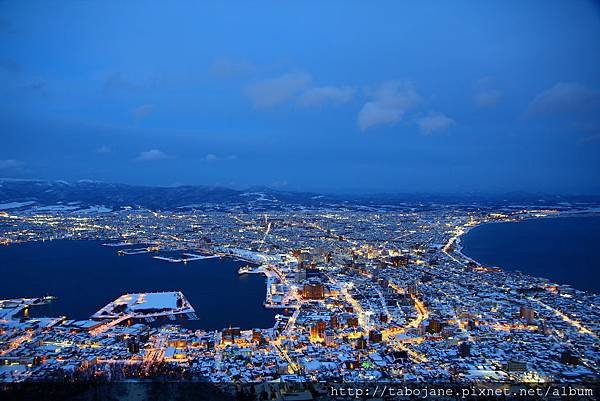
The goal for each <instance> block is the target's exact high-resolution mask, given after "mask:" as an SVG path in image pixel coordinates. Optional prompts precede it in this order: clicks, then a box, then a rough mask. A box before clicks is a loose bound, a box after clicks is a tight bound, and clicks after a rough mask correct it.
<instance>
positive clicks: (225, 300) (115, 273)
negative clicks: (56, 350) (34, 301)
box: [0, 240, 277, 330]
mask: <svg viewBox="0 0 600 401" xmlns="http://www.w3.org/2000/svg"><path fill="white" fill-rule="evenodd" d="M101 244H102V242H100V241H69V240H60V241H47V242H30V243H23V244H16V245H10V246H0V299H4V298H15V297H40V296H44V295H54V296H57V297H58V300H56V301H54V302H53V303H51V304H50V305H48V306H39V307H34V308H31V313H30V314H31V315H32V316H41V315H43V316H61V315H66V316H67V317H68V318H71V319H86V318H89V317H90V316H91V315H92V314H94V313H95V312H96V311H97V310H98V309H100V308H101V307H103V306H104V305H106V304H107V303H108V302H110V301H112V300H114V299H116V298H117V297H119V296H120V295H122V294H124V293H133V292H150V291H181V292H183V294H184V295H185V297H186V298H187V299H188V301H190V303H191V304H192V306H193V307H194V309H195V310H196V314H197V315H198V317H199V318H200V320H199V321H185V322H183V321H178V322H177V323H178V324H182V325H184V326H185V327H189V328H195V329H196V328H202V329H208V330H213V329H222V328H224V327H228V326H229V325H230V324H231V325H232V326H240V327H242V328H244V329H248V328H255V327H256V328H268V327H272V326H273V324H274V323H275V319H274V317H275V314H276V313H277V311H276V310H269V309H266V308H265V307H264V306H263V304H262V303H263V302H264V299H265V292H266V286H265V277H264V276H263V275H258V274H245V275H242V276H240V275H238V273H237V270H238V269H239V267H240V266H243V265H245V264H246V263H244V262H240V261H236V260H233V259H205V260H199V261H192V262H188V263H187V264H183V263H170V262H166V261H161V260H156V259H152V254H141V255H125V256H118V255H117V250H119V249H124V248H121V247H119V248H117V247H107V246H102V245H101ZM133 248H137V247H136V246H134V247H133ZM165 323H172V322H170V321H168V320H166V321H165Z"/></svg>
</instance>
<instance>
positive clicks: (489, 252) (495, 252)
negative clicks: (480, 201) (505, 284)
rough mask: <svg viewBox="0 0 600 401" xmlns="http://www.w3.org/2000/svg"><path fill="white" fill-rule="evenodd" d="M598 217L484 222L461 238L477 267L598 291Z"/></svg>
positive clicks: (464, 247)
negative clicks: (516, 272)
mask: <svg viewBox="0 0 600 401" xmlns="http://www.w3.org/2000/svg"><path fill="white" fill-rule="evenodd" d="M599 243H600V216H586V217H560V218H541V219H529V220H524V221H520V222H508V223H505V222H503V223H493V224H484V225H481V226H478V227H475V228H473V229H472V230H470V231H469V232H468V233H467V234H465V235H464V236H463V237H462V238H461V245H462V247H463V248H462V252H463V254H465V255H466V256H468V257H470V258H473V259H474V260H476V261H477V262H479V263H483V264H486V265H492V266H498V267H502V268H503V269H507V270H519V271H521V272H523V273H526V274H529V275H532V276H537V277H545V278H548V279H550V280H551V281H554V282H557V283H559V284H569V285H571V286H573V287H574V288H577V289H581V290H586V291H592V292H595V293H600V280H598V278H599V277H600V256H599V255H598V252H597V244H599Z"/></svg>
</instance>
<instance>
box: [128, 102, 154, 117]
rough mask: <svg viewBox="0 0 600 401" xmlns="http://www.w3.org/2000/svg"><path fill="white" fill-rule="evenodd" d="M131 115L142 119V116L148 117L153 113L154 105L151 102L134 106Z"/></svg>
mask: <svg viewBox="0 0 600 401" xmlns="http://www.w3.org/2000/svg"><path fill="white" fill-rule="evenodd" d="M132 113H133V116H134V117H135V118H137V119H142V118H144V117H148V116H149V115H151V114H152V113H154V105H153V104H144V105H141V106H139V107H136V108H135V109H133V111H132Z"/></svg>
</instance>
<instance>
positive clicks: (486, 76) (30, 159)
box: [0, 1, 600, 194]
mask: <svg viewBox="0 0 600 401" xmlns="http://www.w3.org/2000/svg"><path fill="white" fill-rule="evenodd" d="M0 10H1V11H2V15H3V17H2V19H1V20H0V37H1V38H2V41H3V43H4V45H3V48H2V56H1V57H0V82H2V87H3V90H2V91H1V92H0V99H2V101H3V103H4V104H5V107H4V109H3V110H2V111H1V112H0V127H1V129H2V131H3V134H2V142H3V146H2V148H1V149H0V177H8V178H19V179H33V178H35V179H48V180H60V179H65V180H68V181H77V180H82V179H91V180H98V181H104V182H118V183H120V182H123V183H129V184H136V185H161V186H174V185H180V184H185V185H217V186H225V187H234V188H246V187H252V186H255V185H266V186H269V187H272V188H276V189H284V190H295V191H313V192H325V193H345V192H354V193H356V192H377V193H414V192H424V193H461V192H483V193H504V192H513V191H528V192H534V193H535V192H544V193H569V194H572V193H585V194H599V193H600V184H599V183H598V182H597V179H596V172H597V171H598V170H599V168H600V157H599V155H600V139H599V138H600V137H599V135H600V113H599V112H598V111H599V110H600V78H599V77H598V74H597V70H598V69H599V68H600V45H599V44H598V43H597V41H596V40H594V38H595V37H598V36H599V34H600V19H599V15H600V14H599V11H598V7H597V5H596V4H595V3H594V2H583V1H582V2H560V3H559V2H556V3H552V4H548V3H541V2H526V3H523V2H504V3H501V4H489V5H486V6H483V5H477V6H474V5H473V4H470V3H467V2H459V3H454V4H452V5H449V4H447V3H444V2H434V3H428V4H421V5H414V4H395V3H384V4H380V5H378V6H374V5H366V4H359V3H346V2H344V3H337V2H333V3H329V4H327V5H319V6H318V7H317V6H316V5H313V6H306V5H304V6H300V5H289V4H288V5H278V6H273V5H271V4H269V3H262V4H260V5H259V6H257V7H249V6H247V5H244V4H236V5H235V6H230V7H227V6H224V5H217V4H204V5H189V6H183V5H181V4H179V5H171V6H169V7H161V6H158V5H153V4H150V5H148V4H146V5H145V6H144V7H142V6H141V3H131V4H118V3H111V2H108V3H102V4H94V3H76V2H73V3H71V2H64V3H61V6H60V7H54V6H52V5H49V4H47V3H44V2H10V1H9V2H3V3H2V4H0Z"/></svg>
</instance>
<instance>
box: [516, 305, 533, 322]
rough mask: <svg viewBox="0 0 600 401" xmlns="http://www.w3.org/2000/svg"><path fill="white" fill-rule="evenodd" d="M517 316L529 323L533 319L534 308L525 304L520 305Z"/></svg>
mask: <svg viewBox="0 0 600 401" xmlns="http://www.w3.org/2000/svg"><path fill="white" fill-rule="evenodd" d="M519 317H520V318H521V319H523V320H525V321H526V322H527V323H528V324H530V323H531V322H533V320H534V319H535V310H533V309H531V308H528V307H526V306H521V308H519Z"/></svg>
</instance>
